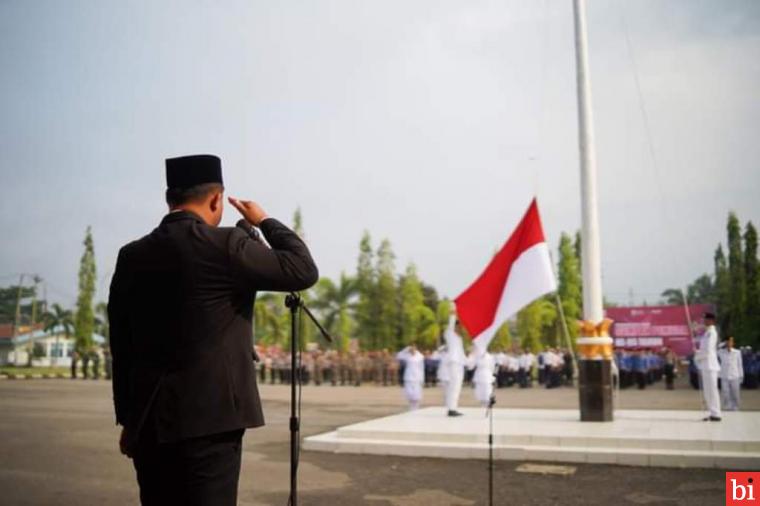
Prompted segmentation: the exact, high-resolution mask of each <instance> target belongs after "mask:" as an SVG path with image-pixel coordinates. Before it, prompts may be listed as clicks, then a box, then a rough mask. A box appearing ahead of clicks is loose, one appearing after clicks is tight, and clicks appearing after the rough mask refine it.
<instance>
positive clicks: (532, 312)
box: [517, 297, 557, 353]
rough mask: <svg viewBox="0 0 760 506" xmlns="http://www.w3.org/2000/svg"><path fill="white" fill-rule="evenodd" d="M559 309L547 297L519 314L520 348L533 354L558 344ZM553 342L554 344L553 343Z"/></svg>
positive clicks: (534, 302) (529, 305)
mask: <svg viewBox="0 0 760 506" xmlns="http://www.w3.org/2000/svg"><path fill="white" fill-rule="evenodd" d="M556 320H557V308H556V306H555V305H554V303H553V302H552V301H551V300H550V299H549V298H547V297H541V298H539V299H536V300H535V301H533V302H532V303H530V304H528V305H527V306H525V307H524V308H523V309H521V310H520V311H519V312H518V313H517V334H518V336H519V337H520V346H521V347H522V348H527V349H529V350H531V351H532V352H533V353H536V352H538V351H540V350H541V348H542V347H543V346H546V345H547V344H554V345H556V344H557V332H556ZM552 341H553V342H552Z"/></svg>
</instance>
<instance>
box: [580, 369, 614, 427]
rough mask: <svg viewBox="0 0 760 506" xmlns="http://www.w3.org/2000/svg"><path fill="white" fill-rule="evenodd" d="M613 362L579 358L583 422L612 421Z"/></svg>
mask: <svg viewBox="0 0 760 506" xmlns="http://www.w3.org/2000/svg"><path fill="white" fill-rule="evenodd" d="M611 371H612V362H611V361H610V360H604V359H602V360H579V361H578V375H579V389H578V391H579V394H580V406H581V421H582V422H611V421H612V418H613V416H612V374H611Z"/></svg>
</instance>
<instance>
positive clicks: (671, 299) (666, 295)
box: [660, 288, 684, 306]
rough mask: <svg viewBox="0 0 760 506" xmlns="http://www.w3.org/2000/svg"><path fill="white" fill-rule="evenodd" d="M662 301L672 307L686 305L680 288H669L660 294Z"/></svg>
mask: <svg viewBox="0 0 760 506" xmlns="http://www.w3.org/2000/svg"><path fill="white" fill-rule="evenodd" d="M660 297H662V301H663V302H664V303H665V304H668V305H671V306H680V305H682V304H683V303H684V300H683V292H682V291H681V290H680V289H678V288H668V289H667V290H665V291H663V292H662V293H661V294H660Z"/></svg>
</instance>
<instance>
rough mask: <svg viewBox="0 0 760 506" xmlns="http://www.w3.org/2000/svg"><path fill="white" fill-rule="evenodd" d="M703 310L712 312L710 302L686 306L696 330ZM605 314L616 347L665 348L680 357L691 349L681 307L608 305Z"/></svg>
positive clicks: (686, 323)
mask: <svg viewBox="0 0 760 506" xmlns="http://www.w3.org/2000/svg"><path fill="white" fill-rule="evenodd" d="M705 311H715V308H714V306H713V305H712V304H692V305H690V306H689V316H690V318H691V322H692V325H693V327H694V331H695V332H696V333H701V332H702V331H703V330H704V329H703V327H702V313H704V312H705ZM605 313H606V315H607V318H610V319H611V320H613V321H614V322H615V323H614V324H613V325H612V329H611V331H610V333H611V335H612V338H613V340H614V343H615V347H616V348H627V349H635V348H665V347H667V348H670V349H672V350H673V351H674V352H675V353H676V354H677V355H678V356H680V357H685V356H687V355H690V354H691V353H692V351H693V347H694V345H693V343H692V337H691V335H690V333H689V325H688V320H687V318H686V307H684V306H638V307H610V308H607V309H606V311H605Z"/></svg>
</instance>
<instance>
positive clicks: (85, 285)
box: [74, 227, 96, 353]
mask: <svg viewBox="0 0 760 506" xmlns="http://www.w3.org/2000/svg"><path fill="white" fill-rule="evenodd" d="M95 281H96V270H95V246H94V243H93V240H92V232H91V230H90V227H87V232H86V234H85V238H84V253H83V254H82V258H81V260H80V262H79V295H78V297H77V305H76V314H75V317H74V339H75V341H76V349H77V351H79V352H80V353H89V352H90V350H91V349H92V347H93V341H92V334H93V332H94V331H95V313H94V311H93V306H92V304H93V298H94V297H95Z"/></svg>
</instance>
